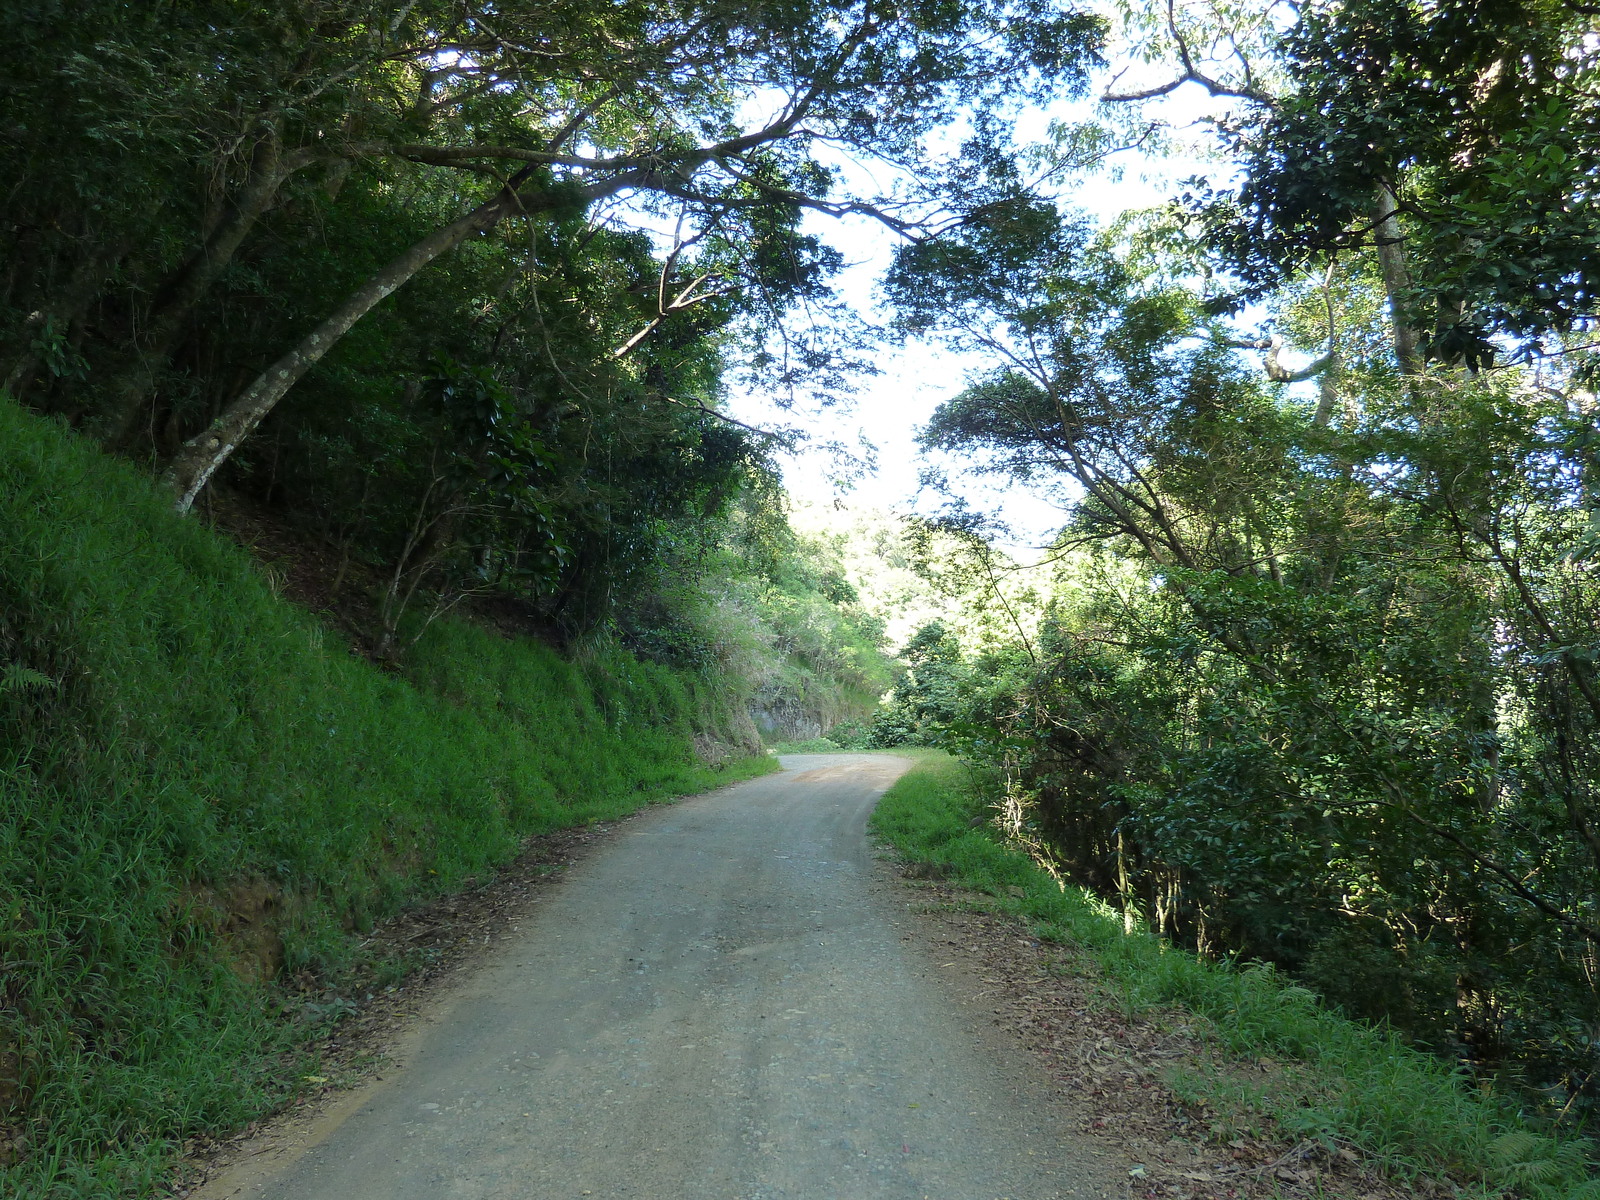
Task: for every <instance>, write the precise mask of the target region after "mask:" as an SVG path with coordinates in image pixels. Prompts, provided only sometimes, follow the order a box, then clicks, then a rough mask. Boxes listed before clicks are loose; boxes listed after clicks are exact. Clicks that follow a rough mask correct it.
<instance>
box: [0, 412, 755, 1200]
mask: <svg viewBox="0 0 1600 1200" xmlns="http://www.w3.org/2000/svg"><path fill="white" fill-rule="evenodd" d="M736 695H737V689H729V688H725V687H722V686H719V681H717V680H716V679H714V678H711V677H709V676H707V675H705V674H692V673H689V672H675V671H671V670H668V669H666V668H663V667H659V666H655V665H651V664H648V663H644V662H640V661H638V660H637V659H635V658H633V657H631V656H629V655H626V654H624V653H621V652H617V651H606V652H596V653H593V654H591V655H590V656H589V657H587V658H584V659H583V660H582V661H566V660H563V659H562V658H561V657H559V656H558V655H557V654H555V653H554V652H553V651H551V650H549V649H547V648H545V647H543V646H540V645H537V644H534V643H531V642H526V641H509V640H506V639H503V638H500V637H497V636H494V635H492V634H489V633H486V632H484V631H482V630H479V629H476V628H473V627H470V626H466V625H462V624H450V623H448V622H440V623H439V624H437V625H436V626H435V627H433V628H432V629H431V630H430V631H429V632H428V634H427V636H425V637H424V638H423V639H422V640H421V642H420V643H419V644H418V646H417V647H416V650H415V652H414V653H413V655H412V656H411V658H410V660H409V662H408V665H407V670H406V675H405V677H400V676H396V675H390V674H385V673H383V672H381V671H379V670H378V669H376V668H374V667H373V666H371V665H370V664H369V663H367V662H365V661H362V660H359V659H357V658H355V657H353V656H352V655H350V654H349V653H348V652H347V651H346V649H345V648H344V647H343V646H341V645H339V644H336V640H335V639H334V638H333V637H332V636H331V635H329V634H327V633H326V631H325V630H323V629H322V628H321V627H320V626H318V625H317V624H316V623H315V622H314V621H312V620H311V619H310V618H308V617H307V616H305V615H304V614H302V613H300V612H299V611H297V610H295V609H294V608H293V607H292V606H290V605H288V604H286V603H284V602H283V601H281V600H280V599H279V598H278V597H276V596H275V595H274V594H273V592H272V590H271V588H270V587H269V586H268V585H267V582H266V581H265V580H264V578H263V577H262V574H261V573H260V572H259V571H258V569H257V568H256V567H255V565H254V564H253V563H252V562H251V561H250V560H249V559H248V558H247V556H246V555H245V554H243V553H242V552H241V551H239V550H238V549H237V548H236V547H234V546H232V545H229V544H227V543H225V542H224V541H223V540H221V539H220V538H218V537H217V536H215V535H214V534H212V533H210V532H209V531H207V530H206V529H205V528H203V527H201V526H200V525H199V524H197V523H196V522H194V521H190V520H181V519H178V518H176V517H174V516H173V515H172V514H171V512H170V511H169V508H168V504H167V503H166V501H165V500H164V499H163V498H162V497H161V496H160V495H158V494H157V493H156V492H155V491H154V490H153V489H152V488H151V486H150V484H149V483H148V481H147V480H146V479H144V478H143V477H142V476H141V475H140V474H139V473H138V472H136V471H134V470H133V469H131V468H128V467H125V466H123V465H122V464H119V463H116V462H113V461H111V460H109V459H107V458H106V457H104V456H103V455H102V454H100V453H99V452H98V451H97V450H95V449H94V448H93V447H91V446H90V445H89V444H88V443H87V442H84V441H82V440H80V439H78V438H76V437H75V436H73V435H70V434H68V433H65V432H63V431H62V430H61V429H60V428H59V427H57V426H56V425H54V424H52V423H50V422H48V421H43V420H40V419H38V418H36V417H33V416H30V415H27V414H25V413H23V412H22V411H21V410H19V409H18V408H16V407H15V406H14V405H12V404H11V403H10V402H9V401H3V402H0V1167H3V1170H4V1174H5V1176H6V1177H7V1178H5V1179H4V1181H3V1182H4V1186H3V1187H0V1190H3V1191H4V1192H5V1193H6V1194H7V1195H12V1196H46V1195H49V1196H68V1195H72V1196H77V1195H94V1196H107V1195H113V1194H138V1193H140V1192H143V1191H145V1190H147V1189H148V1188H149V1187H150V1186H151V1184H152V1182H153V1181H154V1180H155V1179H156V1178H157V1177H158V1175H159V1172H160V1171H161V1169H162V1167H163V1164H164V1163H165V1162H166V1161H167V1158H168V1156H169V1151H170V1147H171V1145H172V1144H173V1143H174V1142H175V1141H177V1140H181V1139H182V1138H183V1137H184V1136H185V1135H187V1134H188V1133H191V1132H194V1131H197V1130H201V1129H208V1128H211V1129H214V1128H220V1127H227V1126H229V1125H233V1124H237V1123H241V1122H243V1121H245V1120H248V1119H249V1118H250V1117H252V1116H253V1115H255V1114H257V1113H259V1112H261V1111H262V1110H263V1109H265V1108H267V1107H269V1106H270V1105H271V1104H272V1103H273V1101H274V1099H275V1097H277V1096H279V1095H281V1091H282V1088H283V1087H284V1086H285V1085H284V1084H283V1083H282V1082H281V1077H282V1075H283V1071H284V1061H285V1060H284V1059H283V1057H282V1052H283V1051H284V1049H285V1048H286V1047H288V1046H290V1045H291V1044H292V1042H293V1040H294V1036H295V1034H294V1032H293V1030H291V1029H289V1028H288V1026H287V1025H286V1023H285V1022H284V1021H283V1020H281V1013H280V1012H279V1009H280V1006H281V1000H282V997H281V995H280V994H279V993H278V992H277V990H276V983H275V981H277V980H280V979H284V978H288V977H292V976H295V975H297V974H301V975H303V973H308V972H309V973H310V974H312V975H330V974H334V975H336V974H337V973H339V972H340V971H341V970H345V969H348V968H349V966H350V965H351V964H352V962H353V961H354V959H355V958H356V956H358V954H359V938H358V937H357V936H356V935H358V934H359V933H360V932H361V931H362V930H364V929H366V928H369V927H370V925H371V923H372V921H373V920H375V919H376V918H377V917H379V916H381V915H383V914H385V913H387V912H391V911H393V910H395V909H396V908H398V907H400V906H402V905H404V904H405V903H406V902H407V900H408V899H410V898H412V897H415V896H417V895H420V894H426V893H430V892H437V891H440V890H444V889H448V888H450V887H451V885H452V884H455V883H457V882H459V881H460V880H462V879H463V878H465V877H467V876H469V875H471V874H472V873H474V872H479V871H482V870H484V869H485V868H486V867H489V866H491V865H492V864H494V863H496V862H499V861H503V860H505V859H506V858H508V857H509V856H510V855H511V854H512V853H513V852H514V850H515V849H516V847H517V845H518V844H519V842H520V840H521V839H522V838H524V837H526V836H527V835H530V834H533V833H537V832H540V831H543V830H548V829H552V828H556V827H559V826H563V825H570V824H576V823H581V822H584V821H588V820H594V819H598V818H602V817H608V816H613V815H618V814H621V813H623V812H626V811H629V810H631V809H634V808H636V807H638V806H639V805H641V804H644V803H648V802H650V801H652V800H657V799H661V798H665V797H668V796H672V795H676V794H682V793H685V792H690V791H695V790H700V789H703V788H705V787H708V786H714V785H715V784H717V783H719V782H723V781H725V780H726V779H728V778H730V777H736V776H739V775H742V774H748V773H750V772H751V771H754V770H759V769H761V766H760V762H763V761H765V760H752V759H750V758H748V757H745V758H738V757H737V756H736V757H735V760H734V765H733V766H732V767H731V768H730V769H725V770H723V771H720V772H719V771H715V770H712V769H710V768H708V767H707V766H705V765H704V763H703V761H702V760H701V758H700V757H698V756H697V755H696V754H695V751H694V748H693V745H694V742H695V740H696V738H698V739H699V740H700V742H701V744H702V746H704V745H707V744H708V743H710V742H715V743H719V744H721V745H722V746H724V747H730V746H731V747H736V748H737V751H736V754H746V755H748V753H749V752H750V751H753V750H754V749H755V748H756V747H755V743H754V738H753V731H751V730H750V727H749V721H748V717H747V716H746V715H744V714H743V713H742V711H740V709H739V706H738V704H737V701H736V700H735V699H734V697H735V696H736ZM301 1015H302V1016H304V1015H305V1014H301ZM316 1015H317V1014H313V1016H316ZM323 1015H324V1016H326V1015H327V1014H323ZM331 1015H332V1016H337V1014H331Z"/></svg>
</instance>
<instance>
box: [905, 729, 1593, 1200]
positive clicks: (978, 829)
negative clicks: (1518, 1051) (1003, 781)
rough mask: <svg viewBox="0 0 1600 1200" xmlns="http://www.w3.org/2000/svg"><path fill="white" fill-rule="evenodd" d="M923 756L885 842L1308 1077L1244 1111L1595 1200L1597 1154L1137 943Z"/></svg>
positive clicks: (1223, 973) (1238, 974)
mask: <svg viewBox="0 0 1600 1200" xmlns="http://www.w3.org/2000/svg"><path fill="white" fill-rule="evenodd" d="M916 757H917V760H918V761H917V765H916V766H915V767H914V768H913V769H912V770H911V771H909V772H908V773H907V774H905V775H904V776H902V777H901V778H900V780H899V782H897V783H896V784H895V785H894V786H893V787H892V788H891V789H890V790H889V791H888V792H887V793H886V794H885V795H884V797H883V799H882V800H881V801H880V802H879V805H878V809H877V812H876V814H875V815H874V817H873V827H874V829H875V831H876V832H877V833H878V835H879V836H881V837H882V838H883V839H884V840H886V841H887V842H889V843H890V844H891V845H893V846H894V847H895V849H896V850H898V851H899V853H900V854H902V855H903V856H904V857H905V858H907V859H908V860H910V861H914V862H924V863H930V864H936V865H938V866H940V867H942V868H944V869H945V871H947V872H948V873H949V875H950V877H951V878H952V879H954V880H956V881H958V882H959V883H961V884H962V885H963V886H965V887H968V888H973V889H977V890H981V891H986V892H989V893H991V894H992V895H993V896H994V898H995V900H994V903H995V906H996V907H997V908H999V909H1000V910H1002V911H1006V912H1010V913H1013V914H1014V915H1017V916H1020V917H1023V918H1025V919H1027V920H1029V921H1031V922H1033V923H1034V925H1035V927H1036V931H1037V933H1038V935H1039V936H1040V937H1042V938H1044V939H1047V940H1053V941H1057V942H1062V943H1067V944H1072V945H1076V946H1079V947H1082V948H1083V949H1084V950H1086V951H1088V952H1090V953H1091V954H1092V955H1093V956H1094V957H1095V958H1096V959H1097V960H1098V962H1099V964H1100V966H1101V968H1102V970H1103V973H1104V977H1105V979H1106V981H1107V982H1108V984H1109V985H1110V986H1111V988H1112V989H1113V990H1114V991H1115V992H1116V993H1118V994H1119V995H1120V997H1121V998H1122V1000H1123V1001H1124V1002H1125V1003H1127V1004H1128V1005H1130V1006H1131V1007H1134V1008H1151V1007H1156V1006H1160V1005H1180V1006H1182V1007H1183V1008H1185V1009H1187V1010H1188V1011H1190V1012H1192V1013H1194V1014H1196V1015H1197V1016H1200V1017H1202V1018H1204V1019H1205V1022H1206V1024H1207V1026H1208V1032H1209V1036H1211V1037H1213V1038H1214V1039H1215V1040H1216V1041H1217V1042H1218V1043H1219V1044H1220V1045H1222V1046H1223V1047H1225V1048H1226V1049H1227V1050H1228V1051H1230V1052H1232V1053H1234V1054H1236V1055H1241V1056H1245V1057H1250V1058H1254V1057H1256V1056H1259V1055H1263V1054H1266V1055H1272V1056H1274V1057H1277V1058H1281V1059H1285V1060H1290V1061H1293V1062H1295V1063H1298V1064H1303V1066H1302V1068H1301V1069H1298V1070H1294V1071H1291V1072H1286V1074H1285V1081H1284V1083H1283V1084H1282V1085H1280V1086H1278V1087H1275V1088H1272V1089H1266V1090H1263V1091H1262V1092H1260V1093H1256V1094H1253V1095H1252V1096H1251V1097H1250V1098H1249V1103H1251V1104H1253V1105H1257V1106H1259V1107H1260V1110H1261V1111H1262V1113H1263V1115H1265V1116H1267V1117H1269V1118H1271V1119H1272V1120H1274V1121H1275V1122H1277V1124H1278V1125H1279V1126H1280V1127H1281V1128H1282V1129H1283V1130H1284V1131H1285V1132H1286V1133H1288V1134H1289V1135H1290V1136H1295V1137H1302V1138H1311V1139H1317V1140H1321V1141H1324V1142H1327V1143H1335V1142H1339V1143H1348V1144H1351V1145H1354V1146H1358V1147H1360V1148H1361V1149H1362V1150H1363V1151H1365V1152H1366V1153H1367V1154H1368V1155H1369V1156H1370V1157H1371V1158H1372V1159H1373V1160H1374V1161H1376V1162H1377V1163H1379V1164H1381V1165H1382V1166H1384V1167H1385V1168H1386V1169H1387V1170H1389V1171H1391V1172H1393V1173H1395V1174H1396V1175H1399V1176H1402V1177H1403V1176H1407V1175H1418V1174H1435V1175H1440V1174H1442V1175H1448V1176H1450V1177H1452V1178H1454V1179H1455V1180H1457V1181H1458V1182H1459V1183H1461V1184H1462V1185H1463V1186H1465V1187H1467V1188H1469V1189H1470V1190H1471V1192H1472V1193H1473V1194H1476V1195H1481V1196H1500V1195H1516V1196H1526V1197H1530V1198H1536V1200H1597V1198H1600V1181H1597V1180H1596V1179H1595V1178H1594V1177H1593V1168H1594V1158H1593V1147H1592V1145H1590V1144H1589V1143H1587V1142H1585V1141H1583V1140H1581V1139H1578V1138H1576V1137H1570V1136H1563V1135H1560V1134H1559V1133H1555V1132H1552V1131H1550V1130H1549V1129H1547V1128H1544V1127H1541V1126H1538V1125H1536V1124H1534V1123H1532V1122H1531V1121H1529V1120H1528V1119H1526V1118H1525V1117H1524V1116H1523V1115H1522V1114H1521V1113H1519V1112H1518V1111H1517V1108H1516V1106H1515V1104H1514V1102H1513V1101H1512V1100H1511V1099H1510V1098H1509V1097H1505V1096H1501V1095H1497V1094H1495V1093H1493V1092H1490V1091H1486V1090H1478V1089H1473V1088H1470V1087H1469V1086H1468V1080H1467V1079H1465V1078H1464V1077H1463V1076H1462V1075H1461V1074H1460V1073H1458V1072H1456V1071H1453V1070H1452V1069H1450V1067H1449V1066H1448V1065H1447V1064H1445V1063H1443V1062H1441V1061H1440V1060H1439V1059H1437V1058H1434V1057H1432V1056H1430V1055H1427V1054H1424V1053H1422V1052H1420V1051H1417V1050H1414V1049H1412V1048H1410V1047H1408V1046H1406V1045H1405V1044H1404V1043H1402V1042H1401V1041H1400V1039H1399V1038H1397V1037H1396V1036H1395V1035H1394V1034H1392V1033H1390V1032H1388V1031H1385V1030H1381V1029H1377V1028H1374V1027H1372V1026H1369V1025H1365V1024H1361V1023H1358V1022H1354V1021H1350V1020H1348V1019H1346V1018H1344V1017H1342V1016H1340V1015H1339V1014H1337V1013H1335V1012H1333V1011H1331V1010H1330V1009H1328V1008H1327V1007H1325V1006H1324V1005H1323V1004H1322V1003H1320V1002H1319V1001H1318V1000H1317V998H1316V997H1315V996H1314V995H1312V993H1311V992H1309V991H1307V990H1306V989H1304V988H1301V987H1297V986H1294V985H1293V984H1291V983H1290V982H1289V981H1287V980H1286V979H1284V978H1283V977H1282V976H1281V975H1279V974H1278V973H1277V972H1275V971H1273V970H1272V969H1271V968H1270V967H1265V966H1240V965H1237V964H1234V963H1230V962H1225V961H1214V960H1208V959H1202V958H1200V957H1198V956H1196V955H1194V954H1192V953H1189V952H1187V951H1184V950H1179V949H1175V948H1173V947H1172V946H1170V945H1168V944H1167V943H1165V942H1163V941H1161V940H1160V939H1159V938H1157V937H1155V936H1153V935H1151V934H1149V933H1147V932H1145V931H1142V930H1139V929H1134V930H1131V931H1130V930H1129V929H1127V928H1126V926H1125V923H1124V920H1123V918H1122V916H1121V915H1120V914H1118V913H1116V912H1114V911H1112V910H1111V909H1110V908H1109V907H1107V906H1106V905H1105V904H1104V903H1102V902H1101V901H1100V900H1098V899H1097V898H1096V897H1094V896H1092V895H1091V894H1089V893H1087V892H1085V891H1083V890H1082V889H1079V888H1075V887H1071V886H1066V887H1063V886H1062V885H1061V884H1060V883H1058V882H1057V881H1056V879H1055V878H1054V877H1053V876H1051V875H1050V874H1049V873H1048V872H1047V871H1045V870H1044V869H1043V868H1041V867H1039V866H1038V865H1036V864H1035V863H1034V861H1033V860H1032V858H1031V857H1030V856H1029V855H1028V853H1027V852H1026V851H1025V850H1023V849H1022V848H1019V847H1013V846H1008V845H1006V844H1004V840H1003V838H1002V836H1001V835H1000V834H999V833H998V832H997V831H996V830H995V828H994V827H993V825H992V823H991V822H990V821H988V820H986V819H985V818H987V817H992V816H993V815H994V814H993V813H992V812H991V811H990V807H991V798H990V797H989V796H988V795H987V794H986V791H985V789H984V787H983V786H982V784H981V782H980V781H978V780H977V779H975V778H974V777H973V776H972V775H971V774H970V773H969V772H968V770H967V769H966V768H965V767H964V765H963V764H961V763H960V762H958V761H957V760H955V759H952V758H950V757H948V756H946V755H942V754H937V753H928V752H924V753H921V754H918V755H917V756H916ZM1019 891H1020V895H1019ZM1189 1086H1191V1087H1193V1078H1192V1075H1191V1078H1190V1080H1189ZM1219 1086H1220V1085H1219Z"/></svg>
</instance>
